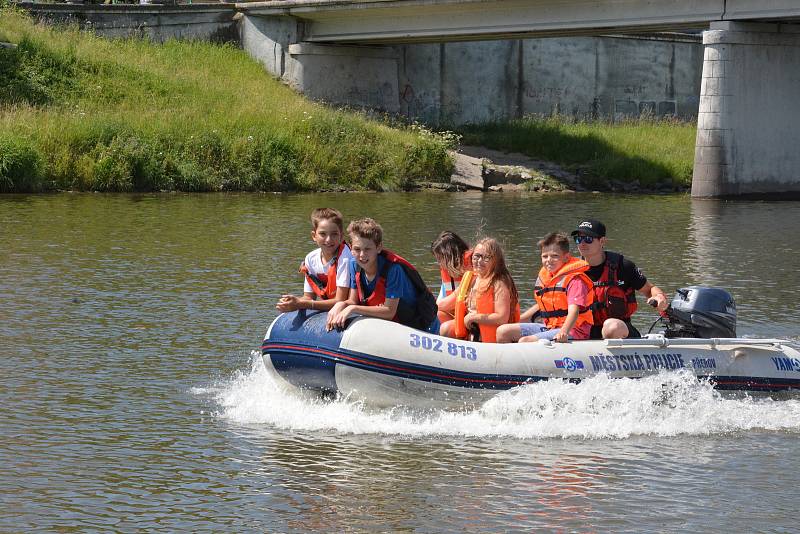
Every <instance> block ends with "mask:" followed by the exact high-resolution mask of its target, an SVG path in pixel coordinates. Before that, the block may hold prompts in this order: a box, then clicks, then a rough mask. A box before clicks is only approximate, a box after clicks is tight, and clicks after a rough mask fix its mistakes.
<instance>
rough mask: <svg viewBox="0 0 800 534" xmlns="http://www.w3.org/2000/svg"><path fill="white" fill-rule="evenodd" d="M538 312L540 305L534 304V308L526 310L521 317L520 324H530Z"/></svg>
mask: <svg viewBox="0 0 800 534" xmlns="http://www.w3.org/2000/svg"><path fill="white" fill-rule="evenodd" d="M538 311H539V305H538V304H534V305H533V306H531V307H530V308H528V309H527V310H525V312H524V313H523V314H522V315H520V316H519V322H521V323H529V322H531V320H532V319H533V316H534V315H536V312H538Z"/></svg>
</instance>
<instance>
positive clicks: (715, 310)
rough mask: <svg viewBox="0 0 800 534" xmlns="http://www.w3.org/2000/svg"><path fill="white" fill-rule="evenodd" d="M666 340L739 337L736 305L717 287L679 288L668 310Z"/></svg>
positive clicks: (726, 293) (731, 298)
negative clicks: (668, 338) (667, 338)
mask: <svg viewBox="0 0 800 534" xmlns="http://www.w3.org/2000/svg"><path fill="white" fill-rule="evenodd" d="M664 335H665V336H666V337H696V338H712V337H736V302H735V301H734V300H733V297H732V296H731V294H730V293H728V292H727V291H725V290H724V289H719V288H716V287H703V286H689V287H685V288H681V289H679V290H678V291H677V292H676V293H675V297H674V298H673V299H672V303H671V304H670V306H669V308H667V328H666V330H665V331H664Z"/></svg>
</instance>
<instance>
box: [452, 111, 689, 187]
mask: <svg viewBox="0 0 800 534" xmlns="http://www.w3.org/2000/svg"><path fill="white" fill-rule="evenodd" d="M696 131H697V130H696V127H695V125H694V124H693V123H692V124H690V123H686V122H681V121H676V120H655V119H653V120H633V121H626V122H621V123H609V122H602V121H598V122H582V121H575V120H572V119H570V118H566V117H526V118H523V119H520V120H515V121H511V122H505V123H491V124H484V125H474V126H466V127H463V128H461V129H460V131H459V133H460V134H461V135H462V136H463V138H462V142H463V143H465V144H468V145H473V144H474V145H481V146H486V147H489V148H494V149H499V150H505V151H508V152H521V153H523V154H526V155H528V156H530V157H532V158H537V159H542V160H547V161H553V162H556V163H558V164H560V165H563V166H566V167H567V168H571V169H573V170H581V171H583V172H582V173H581V174H582V178H583V181H584V182H585V183H586V185H589V186H593V187H595V186H596V187H603V186H606V185H608V183H609V181H611V180H616V181H620V182H633V181H637V180H638V182H639V183H640V184H641V185H642V186H644V187H655V186H659V185H667V186H671V187H674V186H678V187H687V186H689V185H690V184H691V180H692V166H693V163H694V142H695V135H696Z"/></svg>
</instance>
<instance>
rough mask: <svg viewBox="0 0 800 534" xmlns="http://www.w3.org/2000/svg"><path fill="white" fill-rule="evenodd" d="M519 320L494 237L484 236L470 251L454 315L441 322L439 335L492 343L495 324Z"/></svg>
mask: <svg viewBox="0 0 800 534" xmlns="http://www.w3.org/2000/svg"><path fill="white" fill-rule="evenodd" d="M517 321H519V297H518V295H517V287H516V285H515V284H514V280H513V279H512V278H511V273H509V272H508V267H507V266H506V261H505V256H504V254H503V249H502V247H501V246H500V244H499V243H498V242H497V240H495V239H493V238H484V239H482V240H481V241H479V242H478V244H477V245H475V248H474V249H473V251H472V270H471V271H467V272H466V273H464V277H463V278H462V279H461V286H460V287H459V289H458V292H457V296H456V303H455V317H454V318H453V319H452V320H450V321H447V322H445V323H443V324H442V328H441V330H440V333H441V335H443V336H449V337H455V338H458V339H467V338H470V337H471V338H472V339H473V341H483V342H487V343H495V342H496V341H497V336H496V332H497V327H498V326H499V325H502V324H505V323H513V322H517Z"/></svg>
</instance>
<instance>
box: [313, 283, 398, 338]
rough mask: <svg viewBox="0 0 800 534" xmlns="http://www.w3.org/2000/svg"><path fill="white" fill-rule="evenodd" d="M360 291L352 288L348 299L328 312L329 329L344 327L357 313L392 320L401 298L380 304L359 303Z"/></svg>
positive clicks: (327, 324) (327, 326) (326, 326)
mask: <svg viewBox="0 0 800 534" xmlns="http://www.w3.org/2000/svg"><path fill="white" fill-rule="evenodd" d="M357 302H358V291H356V290H355V289H351V290H350V296H349V298H348V299H347V300H346V301H343V302H337V303H336V304H335V305H334V306H333V308H331V310H330V311H329V312H328V321H327V322H326V324H325V328H327V330H329V331H330V330H333V329H334V328H343V327H344V324H345V322H346V321H347V319H348V317H350V315H352V314H354V313H357V314H360V315H365V316H367V317H377V318H378V319H386V320H392V319H393V318H394V316H395V314H396V313H397V306H398V304H399V303H400V299H386V301H385V302H384V303H383V304H381V305H379V306H363V305H360V304H357Z"/></svg>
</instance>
